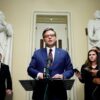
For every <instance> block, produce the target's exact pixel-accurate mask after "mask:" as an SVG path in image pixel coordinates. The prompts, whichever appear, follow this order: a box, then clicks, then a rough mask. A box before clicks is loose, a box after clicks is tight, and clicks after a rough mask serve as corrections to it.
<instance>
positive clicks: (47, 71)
mask: <svg viewBox="0 0 100 100" xmlns="http://www.w3.org/2000/svg"><path fill="white" fill-rule="evenodd" d="M50 65H51V59H50V58H49V57H48V59H47V65H46V66H45V67H44V76H43V77H44V79H49V78H50V75H49V73H50V72H49V67H50Z"/></svg>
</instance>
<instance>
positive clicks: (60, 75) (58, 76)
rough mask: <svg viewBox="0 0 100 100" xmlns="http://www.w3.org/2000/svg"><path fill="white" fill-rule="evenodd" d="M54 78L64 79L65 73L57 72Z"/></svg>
mask: <svg viewBox="0 0 100 100" xmlns="http://www.w3.org/2000/svg"><path fill="white" fill-rule="evenodd" d="M52 78H54V79H63V75H62V74H56V75H54V76H53V77H52Z"/></svg>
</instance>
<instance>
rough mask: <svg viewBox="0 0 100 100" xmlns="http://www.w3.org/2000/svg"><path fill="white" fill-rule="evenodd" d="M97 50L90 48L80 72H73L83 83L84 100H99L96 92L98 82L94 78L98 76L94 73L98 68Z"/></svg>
mask: <svg viewBox="0 0 100 100" xmlns="http://www.w3.org/2000/svg"><path fill="white" fill-rule="evenodd" d="M97 64H98V51H97V50H95V49H91V50H89V51H88V57H87V60H86V62H85V64H83V65H82V67H81V72H75V75H76V76H77V77H78V79H79V80H80V82H81V83H83V84H84V100H100V98H99V97H100V96H99V94H98V93H97V91H99V93H100V90H97V87H98V84H97V83H96V82H95V79H96V78H97V77H98V76H96V75H95V74H94V72H95V71H98V70H99V67H98V65H97Z"/></svg>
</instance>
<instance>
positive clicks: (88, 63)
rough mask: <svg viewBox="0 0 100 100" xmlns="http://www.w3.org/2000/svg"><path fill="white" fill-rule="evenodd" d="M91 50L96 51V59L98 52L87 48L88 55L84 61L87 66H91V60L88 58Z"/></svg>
mask: <svg viewBox="0 0 100 100" xmlns="http://www.w3.org/2000/svg"><path fill="white" fill-rule="evenodd" d="M91 51H93V52H95V53H96V55H97V59H98V52H97V50H94V49H91V50H89V51H88V57H87V60H86V62H85V64H86V65H87V66H89V67H90V66H91V61H90V60H89V53H90V52H91ZM97 62H98V60H97Z"/></svg>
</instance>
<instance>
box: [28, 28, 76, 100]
mask: <svg viewBox="0 0 100 100" xmlns="http://www.w3.org/2000/svg"><path fill="white" fill-rule="evenodd" d="M42 37H43V40H44V42H45V44H46V48H41V49H39V50H36V51H35V52H34V54H33V56H32V59H31V61H30V64H29V66H28V69H27V72H28V75H29V76H31V77H32V78H36V79H39V80H43V79H44V67H45V66H47V65H48V63H49V67H48V69H49V73H48V74H49V77H50V78H51V79H61V80H62V79H69V78H71V77H72V76H73V74H74V72H73V65H72V63H71V59H70V56H69V54H68V52H67V51H65V50H63V49H61V48H56V46H55V44H56V39H57V38H56V32H55V31H54V29H52V28H46V29H45V30H44V31H43V34H42ZM48 59H49V60H50V61H48ZM36 85H37V84H36ZM48 92H49V93H48V100H67V93H66V89H65V88H64V85H63V84H62V83H60V82H56V83H55V84H54V83H51V84H49V86H48ZM44 93H45V84H38V86H37V88H36V89H35V90H34V92H33V98H32V99H33V100H44Z"/></svg>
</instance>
